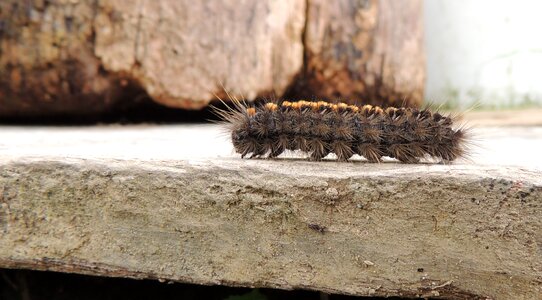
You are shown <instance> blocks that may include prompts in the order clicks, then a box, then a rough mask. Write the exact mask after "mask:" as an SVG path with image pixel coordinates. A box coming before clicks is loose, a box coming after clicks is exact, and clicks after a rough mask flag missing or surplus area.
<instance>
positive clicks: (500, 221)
mask: <svg viewBox="0 0 542 300" xmlns="http://www.w3.org/2000/svg"><path fill="white" fill-rule="evenodd" d="M530 129H531V130H532V131H531V133H530V136H531V137H533V138H538V139H524V142H525V143H524V144H522V145H518V146H517V147H518V148H517V149H514V148H513V147H516V146H515V145H514V143H510V140H509V139H508V137H511V136H513V137H514V138H520V137H521V136H522V133H521V132H514V131H513V130H514V129H506V128H504V129H503V128H501V129H493V128H487V129H484V130H483V131H482V130H480V131H479V134H478V135H479V136H483V135H485V136H491V135H493V139H492V140H491V141H487V140H485V141H483V142H481V143H480V149H482V150H479V152H478V153H477V154H475V155H473V158H472V159H473V160H474V161H475V162H476V163H468V164H466V163H459V164H455V165H423V164H422V165H403V164H395V163H391V162H386V163H382V164H368V163H363V162H360V161H357V162H351V163H337V162H333V161H325V162H321V163H313V162H307V161H303V160H298V159H295V158H293V157H289V158H285V159H278V160H241V159H239V158H237V157H235V156H234V155H232V153H231V152H230V147H229V146H228V144H227V140H226V138H224V137H222V138H221V137H217V135H218V130H217V128H216V127H215V126H201V125H198V126H169V127H167V126H166V127H163V126H162V127H157V126H137V127H116V126H111V127H95V128H84V127H83V128H17V127H3V128H1V130H0V241H1V242H0V266H2V267H10V268H20V267H22V268H34V269H47V270H59V271H67V272H77V273H88V274H100V275H107V276H129V277H136V278H158V279H164V280H173V281H182V282H196V283H202V284H228V285H242V286H263V287H278V288H286V289H289V288H308V289H315V290H322V291H328V292H337V293H346V294H356V295H383V296H391V295H403V296H417V295H422V296H440V297H447V298H452V299H454V298H471V297H475V296H478V297H490V298H494V299H540V294H541V293H542V290H541V289H542V250H541V249H542V230H541V228H542V218H540V216H541V215H542V176H540V175H541V170H542V167H541V164H540V162H536V159H537V158H533V159H532V160H531V162H532V164H531V163H529V162H523V161H513V162H512V163H507V162H506V155H509V154H510V153H509V152H508V151H510V150H516V152H517V153H516V155H519V156H521V155H524V153H525V152H523V153H522V152H521V151H522V148H533V147H534V148H535V149H540V143H541V142H540V138H539V137H540V136H542V129H541V128H530ZM508 130H512V131H508ZM523 132H524V131H523ZM527 136H529V135H527ZM499 138H500V139H499ZM491 143H494V144H491ZM487 146H491V148H490V149H487ZM484 148H486V149H484ZM491 152H496V153H497V154H494V155H489V156H488V157H489V158H487V159H486V161H485V162H484V161H482V162H480V163H478V162H477V159H478V158H480V157H481V156H483V155H485V154H488V153H491ZM498 153H500V154H498ZM538 160H540V159H538ZM499 161H500V162H501V163H498V162H499ZM512 165H516V166H512Z"/></svg>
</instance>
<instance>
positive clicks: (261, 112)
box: [214, 98, 468, 163]
mask: <svg viewBox="0 0 542 300" xmlns="http://www.w3.org/2000/svg"><path fill="white" fill-rule="evenodd" d="M230 99H231V98H230ZM231 100H232V104H230V105H227V104H225V103H224V104H225V106H226V109H222V110H221V109H215V110H214V112H215V114H216V115H217V116H219V117H220V118H221V119H222V120H224V121H226V124H227V126H228V127H227V128H228V130H229V132H230V134H231V139H232V143H233V146H234V148H235V151H236V152H237V153H239V154H241V157H243V158H244V157H251V158H253V157H267V158H275V157H277V156H279V155H280V154H282V153H284V152H285V151H287V150H291V151H296V150H299V151H301V152H303V153H306V154H308V157H309V159H310V160H315V161H318V160H322V159H323V158H325V157H326V156H327V155H328V154H330V153H333V154H335V155H336V157H337V160H338V161H347V160H349V159H351V158H352V156H354V155H355V154H357V155H360V156H362V157H364V158H365V159H366V160H367V161H369V162H374V163H377V162H380V161H382V157H385V156H387V157H391V158H395V159H397V160H399V161H401V162H404V163H418V162H419V161H420V160H422V159H427V158H429V159H432V160H433V161H435V160H436V161H442V162H451V161H454V160H456V159H458V158H462V157H464V156H466V155H467V149H468V145H467V144H468V140H467V131H468V130H467V129H466V128H464V127H462V126H458V125H457V124H456V117H455V116H453V115H445V114H442V113H440V112H438V111H436V112H432V111H431V110H430V109H428V108H425V109H421V110H419V109H416V108H405V107H388V108H386V109H383V108H381V107H378V106H372V105H363V106H356V105H348V104H345V103H328V102H325V101H317V102H310V101H305V100H300V101H295V102H293V101H282V102H280V101H279V102H267V103H264V104H262V105H256V106H249V105H247V104H246V103H244V102H241V101H239V100H237V99H231Z"/></svg>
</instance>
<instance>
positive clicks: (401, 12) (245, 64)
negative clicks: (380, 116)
mask: <svg viewBox="0 0 542 300" xmlns="http://www.w3.org/2000/svg"><path fill="white" fill-rule="evenodd" d="M421 35H422V24H421V1H409V2H396V1H389V0H370V1H351V0H341V1H329V2H328V1H323V0H295V1H287V0H279V1H271V0H266V1H256V0H244V1H241V2H239V1H235V0H227V1H220V2H215V1H197V2H193V1H188V0H183V1H174V0H164V1H150V0H139V1H128V0H110V1H106V0H83V1H69V2H68V1H41V0H35V1H19V0H5V1H2V3H1V4H0V117H1V116H18V115H19V116H43V115H45V116H47V115H57V114H66V115H78V114H97V113H101V112H108V111H111V110H113V109H115V108H118V107H119V106H126V105H137V104H138V103H139V102H142V99H152V100H153V101H155V102H157V103H159V104H162V105H166V106H170V107H175V108H185V109H200V108H202V107H205V106H206V105H208V104H209V102H210V101H212V100H214V99H216V97H215V95H218V96H220V97H222V98H227V97H226V93H225V90H227V91H228V92H230V93H231V94H232V95H233V96H235V97H238V98H246V99H248V100H253V99H255V98H257V97H262V96H274V97H278V98H280V97H282V96H284V93H285V91H288V93H286V95H287V96H289V97H292V98H300V97H301V96H304V97H306V98H309V99H310V98H317V97H318V98H326V99H330V98H331V99H337V98H340V99H342V100H346V101H347V102H354V101H356V102H357V103H361V102H370V103H375V104H394V105H399V104H401V102H403V101H404V102H405V103H406V104H408V105H418V104H419V103H420V102H421V100H422V97H423V81H424V66H423V61H424V59H423V47H422V42H421ZM226 100H227V99H226Z"/></svg>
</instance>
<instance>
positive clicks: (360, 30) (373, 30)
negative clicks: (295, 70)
mask: <svg viewBox="0 0 542 300" xmlns="http://www.w3.org/2000/svg"><path fill="white" fill-rule="evenodd" d="M308 3H309V5H308V13H307V27H306V33H305V40H304V42H305V72H304V78H303V80H300V81H299V82H298V86H297V87H296V89H295V92H297V93H304V91H306V92H305V96H306V97H309V98H310V97H320V98H334V99H339V100H343V101H346V102H350V103H358V104H360V103H371V104H377V105H384V106H386V105H395V106H402V105H408V106H419V105H420V104H421V102H422V100H423V90H424V81H425V56H424V48H423V40H422V38H423V24H422V19H423V18H422V1H421V0H415V1H392V0H364V1H351V0H339V1H326V0H308Z"/></svg>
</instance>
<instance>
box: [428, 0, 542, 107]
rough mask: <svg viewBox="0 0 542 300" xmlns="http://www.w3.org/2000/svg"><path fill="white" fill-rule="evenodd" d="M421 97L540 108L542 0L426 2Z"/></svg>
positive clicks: (438, 101)
mask: <svg viewBox="0 0 542 300" xmlns="http://www.w3.org/2000/svg"><path fill="white" fill-rule="evenodd" d="M424 10H425V12H424V21H425V43H426V54H427V83H426V99H427V100H428V101H432V102H437V103H441V102H448V103H449V104H451V105H455V104H461V106H462V107H465V106H470V105H472V103H474V102H478V103H479V104H481V105H484V106H496V107H510V106H521V105H525V104H531V103H532V102H536V103H538V104H542V1H536V0H531V1H529V0H516V1H512V0H425V3H424Z"/></svg>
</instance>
